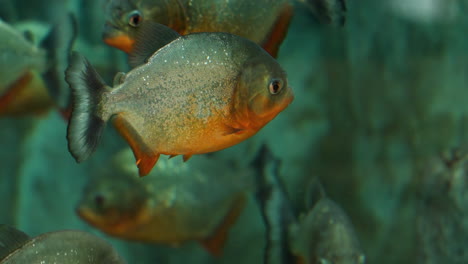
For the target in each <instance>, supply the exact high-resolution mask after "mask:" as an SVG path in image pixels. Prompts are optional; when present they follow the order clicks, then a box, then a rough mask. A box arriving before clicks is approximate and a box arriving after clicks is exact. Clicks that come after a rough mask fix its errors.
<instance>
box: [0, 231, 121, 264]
mask: <svg viewBox="0 0 468 264" xmlns="http://www.w3.org/2000/svg"><path fill="white" fill-rule="evenodd" d="M0 263H1V264H22V263H60V264H124V263H126V262H125V261H124V260H123V259H122V258H121V257H120V256H119V255H118V253H117V252H116V251H115V250H114V248H113V247H112V246H111V245H110V244H108V243H107V242H105V241H104V240H102V239H101V238H99V237H96V236H94V235H91V234H89V233H86V232H83V231H78V230H65V231H55V232H50V233H44V234H41V235H39V236H37V237H34V238H29V237H28V236H27V235H26V234H24V233H23V232H21V231H19V230H16V229H14V228H11V227H8V226H5V225H1V226H0Z"/></svg>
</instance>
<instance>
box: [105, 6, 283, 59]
mask: <svg viewBox="0 0 468 264" xmlns="http://www.w3.org/2000/svg"><path fill="white" fill-rule="evenodd" d="M107 12H108V15H107V18H108V19H107V23H106V27H105V30H104V32H103V39H104V41H105V42H106V43H108V44H109V45H111V46H114V47H117V48H119V49H122V50H124V51H126V52H130V51H131V49H132V45H133V42H134V39H135V35H136V34H137V33H136V32H137V29H138V26H139V24H141V23H142V22H143V21H147V20H151V21H154V22H157V23H161V24H164V25H166V26H168V27H170V28H172V29H174V30H176V31H177V32H179V33H180V34H182V35H186V34H189V33H194V32H229V33H232V34H236V35H239V36H242V37H245V38H248V39H250V40H252V41H254V42H256V43H257V44H259V45H261V46H263V47H264V48H265V49H266V50H267V51H268V52H270V54H272V55H273V56H275V55H276V53H277V51H278V48H279V46H280V44H281V42H282V41H283V39H284V37H285V36H286V33H287V29H288V26H289V22H290V19H291V17H292V5H291V4H290V1H289V0H255V1H251V0H110V1H109V2H108V5H107Z"/></svg>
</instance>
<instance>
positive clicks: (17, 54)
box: [0, 16, 73, 116]
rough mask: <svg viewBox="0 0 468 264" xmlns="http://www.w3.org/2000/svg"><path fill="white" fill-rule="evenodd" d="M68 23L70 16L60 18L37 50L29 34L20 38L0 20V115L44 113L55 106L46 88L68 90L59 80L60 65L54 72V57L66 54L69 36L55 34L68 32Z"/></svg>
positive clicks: (60, 74) (16, 32) (17, 33)
mask: <svg viewBox="0 0 468 264" xmlns="http://www.w3.org/2000/svg"><path fill="white" fill-rule="evenodd" d="M72 20H73V18H72V17H71V16H67V17H64V21H61V23H60V25H59V26H56V27H54V28H53V29H52V30H51V31H50V33H49V34H48V35H47V36H46V38H45V39H44V40H43V41H42V42H41V46H40V47H38V46H36V45H35V44H34V43H33V42H32V40H31V35H30V34H27V35H24V34H22V33H21V32H18V31H16V30H15V29H14V28H13V27H11V26H10V25H9V24H7V23H4V22H3V21H1V20H0V39H2V41H0V54H2V56H1V57H0V116H5V115H24V114H30V113H42V112H45V111H47V110H48V109H50V108H51V107H52V106H54V105H55V103H54V101H53V100H52V98H51V96H50V95H49V90H48V89H49V88H50V89H55V90H61V91H63V90H65V91H67V90H68V88H67V87H66V86H65V85H64V82H63V78H61V77H60V76H62V75H63V70H64V66H62V67H61V68H62V71H60V70H59V71H57V67H58V65H59V63H58V62H57V60H56V58H58V57H59V56H62V57H63V56H68V54H69V47H70V45H71V44H70V43H71V42H72V41H73V37H70V36H69V35H70V33H67V34H66V36H64V35H61V34H59V33H61V32H63V31H64V30H66V29H68V28H67V26H68V25H70V24H72V23H73V22H72ZM59 53H61V54H59ZM61 65H63V63H62V64H61ZM68 94H69V93H68Z"/></svg>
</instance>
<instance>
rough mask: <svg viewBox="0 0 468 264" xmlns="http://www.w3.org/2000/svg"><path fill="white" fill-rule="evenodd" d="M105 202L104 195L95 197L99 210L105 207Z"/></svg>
mask: <svg viewBox="0 0 468 264" xmlns="http://www.w3.org/2000/svg"><path fill="white" fill-rule="evenodd" d="M104 200H105V199H104V195H102V194H96V196H94V202H95V203H96V206H97V207H99V208H102V207H103V206H104Z"/></svg>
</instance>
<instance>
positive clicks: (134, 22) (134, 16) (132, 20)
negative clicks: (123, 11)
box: [128, 10, 143, 27]
mask: <svg viewBox="0 0 468 264" xmlns="http://www.w3.org/2000/svg"><path fill="white" fill-rule="evenodd" d="M142 19H143V17H142V16H141V13H140V11H138V10H133V11H132V12H130V14H128V24H129V25H130V26H132V27H138V26H139V25H140V23H141V20H142Z"/></svg>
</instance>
